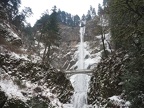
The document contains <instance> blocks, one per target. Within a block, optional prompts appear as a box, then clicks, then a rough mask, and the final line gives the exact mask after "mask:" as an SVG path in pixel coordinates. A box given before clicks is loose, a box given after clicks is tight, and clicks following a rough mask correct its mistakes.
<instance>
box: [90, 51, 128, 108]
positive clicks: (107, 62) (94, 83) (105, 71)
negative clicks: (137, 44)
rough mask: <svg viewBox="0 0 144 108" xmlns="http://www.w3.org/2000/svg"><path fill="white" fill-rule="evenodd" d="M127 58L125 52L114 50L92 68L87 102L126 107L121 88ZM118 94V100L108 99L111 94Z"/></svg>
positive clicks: (112, 106)
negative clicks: (92, 72)
mask: <svg viewBox="0 0 144 108" xmlns="http://www.w3.org/2000/svg"><path fill="white" fill-rule="evenodd" d="M128 60H129V58H128V56H127V55H126V53H125V52H115V53H113V54H111V55H110V56H109V57H108V58H106V59H104V60H101V62H100V63H99V64H98V66H97V67H96V68H95V69H94V74H93V75H92V77H91V80H90V91H89V93H88V102H89V103H90V104H93V105H94V104H96V105H98V106H106V107H108V108H114V107H120V106H123V107H126V102H125V101H124V100H125V98H126V97H125V96H126V95H125V94H124V91H123V90H122V85H123V84H124V82H122V79H121V78H122V75H123V73H124V69H125V65H124V64H125V63H126V62H127V61H128ZM114 95H116V96H118V97H119V99H118V100H120V99H121V100H120V101H119V102H117V103H115V102H114V101H115V100H114V101H111V100H110V97H112V96H114Z"/></svg>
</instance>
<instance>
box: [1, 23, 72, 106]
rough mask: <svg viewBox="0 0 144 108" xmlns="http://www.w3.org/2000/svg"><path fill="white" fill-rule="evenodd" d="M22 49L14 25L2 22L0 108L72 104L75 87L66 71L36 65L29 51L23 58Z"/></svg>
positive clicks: (50, 66)
mask: <svg viewBox="0 0 144 108" xmlns="http://www.w3.org/2000/svg"><path fill="white" fill-rule="evenodd" d="M20 46H22V40H21V38H20V37H19V36H18V35H17V33H15V32H14V30H13V29H12V28H11V27H10V25H8V24H7V23H3V22H1V23H0V108H48V107H52V106H55V105H56V106H61V105H62V104H61V102H62V103H66V102H69V101H70V98H71V95H73V87H72V85H71V83H70V81H69V80H68V79H67V78H66V76H65V74H64V72H62V71H60V70H58V69H56V68H54V67H53V66H52V65H48V64H47V65H45V64H41V62H34V61H33V60H32V59H30V58H28V54H27V53H28V52H25V55H26V56H25V57H21V56H20V54H18V53H16V50H15V49H22V47H20ZM12 48H13V49H12ZM21 53H22V52H21ZM34 58H35V59H37V58H36V56H35V57H34ZM52 101H55V102H56V103H55V104H54V105H53V104H52Z"/></svg>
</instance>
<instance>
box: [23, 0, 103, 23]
mask: <svg viewBox="0 0 144 108" xmlns="http://www.w3.org/2000/svg"><path fill="white" fill-rule="evenodd" d="M102 1H103V0H21V2H22V7H24V6H25V7H31V8H32V11H33V13H34V14H33V16H32V17H30V18H29V19H28V20H27V21H28V22H30V23H31V25H32V26H33V24H34V23H35V22H36V20H37V19H39V18H40V16H41V14H42V13H43V12H44V11H46V10H47V9H48V10H49V11H50V10H51V9H52V7H53V6H54V5H56V6H57V8H58V9H61V10H64V11H65V12H68V13H71V14H72V15H76V14H78V15H79V16H82V14H87V11H88V9H89V8H90V5H92V7H94V8H95V9H96V10H97V8H98V4H99V3H102Z"/></svg>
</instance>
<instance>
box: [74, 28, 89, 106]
mask: <svg viewBox="0 0 144 108" xmlns="http://www.w3.org/2000/svg"><path fill="white" fill-rule="evenodd" d="M84 33H85V26H84V27H80V45H79V48H78V51H79V56H78V70H81V69H86V67H85V65H84V42H83V41H84ZM88 78H89V77H88V75H85V74H78V75H76V77H75V79H74V80H75V83H74V91H75V92H74V96H73V106H74V108H86V106H87V89H88V80H87V79H88Z"/></svg>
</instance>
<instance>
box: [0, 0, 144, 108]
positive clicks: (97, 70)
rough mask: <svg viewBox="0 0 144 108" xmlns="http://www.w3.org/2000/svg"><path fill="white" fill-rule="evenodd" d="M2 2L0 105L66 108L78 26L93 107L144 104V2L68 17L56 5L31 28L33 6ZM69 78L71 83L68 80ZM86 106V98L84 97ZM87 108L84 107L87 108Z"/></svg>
mask: <svg viewBox="0 0 144 108" xmlns="http://www.w3.org/2000/svg"><path fill="white" fill-rule="evenodd" d="M20 5H21V0H1V1H0V108H53V107H54V108H71V107H65V105H64V104H70V103H71V101H72V99H73V94H75V91H74V88H73V86H72V85H73V83H75V81H74V79H73V77H75V76H73V77H72V78H69V76H67V75H66V74H65V70H76V69H78V59H79V58H81V57H80V55H78V54H79V53H80V51H79V46H80V35H81V32H82V31H81V32H80V30H81V28H83V36H84V42H83V46H82V47H83V52H84V53H83V56H84V57H83V62H84V63H83V65H84V66H85V67H86V69H91V70H92V72H93V73H92V74H90V75H91V77H90V82H89V87H88V93H87V94H88V96H86V97H87V101H88V103H87V104H88V105H91V106H92V107H96V108H97V107H98V108H121V107H122V108H143V106H144V1H143V0H103V4H101V5H100V4H99V6H98V12H97V13H96V10H95V8H93V7H92V6H90V8H89V10H88V11H87V14H83V15H82V16H78V15H72V14H71V13H68V12H66V11H65V10H60V9H58V8H57V7H56V6H53V8H52V9H51V12H50V13H49V12H48V11H45V12H44V13H43V14H42V15H41V17H40V18H39V19H38V20H37V21H36V23H35V24H34V26H33V27H32V26H31V25H30V24H29V23H28V22H27V20H26V18H28V17H30V16H31V15H32V14H33V12H32V9H31V8H30V7H25V8H24V9H23V10H21V11H20V9H19V7H20ZM71 79H72V82H70V80H71ZM85 101H86V100H85ZM88 108H89V107H88Z"/></svg>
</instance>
